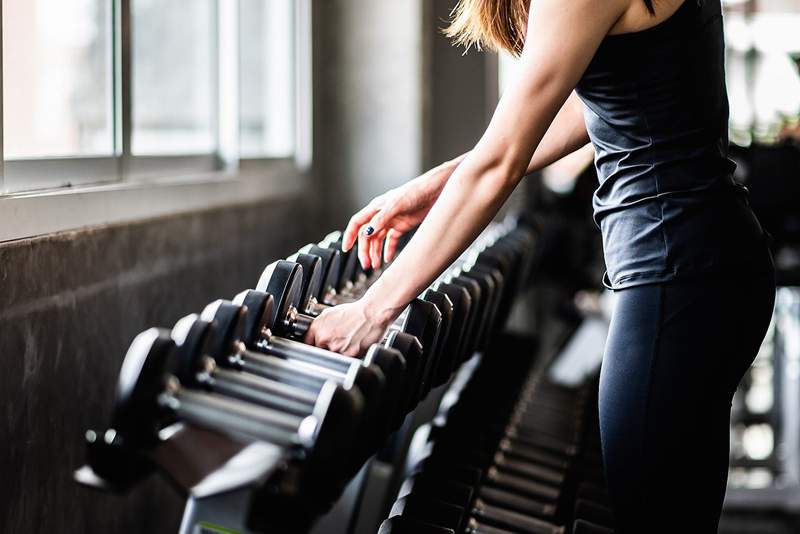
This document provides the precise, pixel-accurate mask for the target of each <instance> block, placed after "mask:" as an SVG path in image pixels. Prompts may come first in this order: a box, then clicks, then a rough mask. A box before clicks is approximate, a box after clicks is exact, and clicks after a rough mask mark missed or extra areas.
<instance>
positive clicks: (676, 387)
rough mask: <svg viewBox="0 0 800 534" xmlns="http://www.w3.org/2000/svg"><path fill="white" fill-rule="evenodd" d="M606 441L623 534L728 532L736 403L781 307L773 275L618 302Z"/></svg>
mask: <svg viewBox="0 0 800 534" xmlns="http://www.w3.org/2000/svg"><path fill="white" fill-rule="evenodd" d="M615 301H616V302H615V308H614V313H613V316H612V319H611V326H610V331H609V336H608V341H607V342H606V349H605V355H604V357H603V365H602V371H601V375H600V399H599V401H600V434H601V441H602V448H603V459H604V462H605V469H606V477H607V482H608V486H609V493H610V495H611V500H612V506H613V508H614V514H615V520H616V524H617V529H616V532H617V533H619V534H632V533H636V534H643V533H648V534H653V533H662V532H663V533H667V532H669V533H672V534H674V533H678V532H680V533H701V534H710V533H715V532H717V524H718V522H719V516H720V513H721V511H722V501H723V499H724V497H725V487H726V483H727V475H728V459H729V443H728V440H729V424H730V410H731V399H732V397H733V393H734V391H735V390H736V387H737V385H738V384H739V381H740V380H741V379H742V377H743V376H744V374H745V372H746V371H747V369H748V367H749V366H750V364H751V363H752V362H753V359H754V358H755V357H756V354H757V352H758V349H759V346H760V344H761V341H762V340H763V338H764V335H765V333H766V331H767V328H768V326H769V322H770V317H771V314H772V308H773V305H774V302H775V278H774V272H773V271H772V270H771V269H767V270H766V272H764V273H763V274H752V273H747V274H744V273H740V274H736V275H714V276H708V277H705V278H703V279H700V280H692V281H680V282H670V283H664V284H655V285H647V286H639V287H632V288H628V289H623V290H619V291H616V292H615Z"/></svg>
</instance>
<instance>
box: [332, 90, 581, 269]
mask: <svg viewBox="0 0 800 534" xmlns="http://www.w3.org/2000/svg"><path fill="white" fill-rule="evenodd" d="M588 142H589V134H588V133H587V132H586V123H585V122H584V119H583V104H582V103H581V101H580V99H579V98H578V96H577V95H576V94H575V92H574V91H573V92H572V94H571V95H570V96H569V98H567V101H566V102H564V105H563V106H561V109H560V110H559V111H558V113H557V114H556V118H555V119H554V120H553V122H552V123H551V124H550V127H549V128H548V129H547V132H546V133H545V134H544V137H543V138H542V141H541V142H540V143H539V146H538V147H536V151H535V152H534V154H533V157H531V160H530V162H529V163H528V167H527V169H526V170H525V174H530V173H532V172H536V171H539V170H541V169H543V168H544V167H547V166H548V165H550V164H552V163H555V162H556V161H558V160H560V159H561V158H563V157H565V156H568V155H569V154H571V153H573V152H574V151H576V150H578V149H579V148H582V147H583V146H585V145H586V144H587V143H588ZM468 155H469V152H466V153H464V154H461V155H460V156H458V157H457V158H454V159H452V160H450V161H446V162H444V163H442V164H440V165H437V166H436V167H434V168H432V169H430V170H429V171H428V172H426V173H425V174H423V175H421V176H418V177H417V178H414V179H413V180H411V181H410V182H406V183H405V184H403V185H402V186H400V187H398V188H396V189H393V190H391V191H388V192H387V193H384V194H383V195H380V196H377V197H375V198H374V199H372V201H371V202H370V203H369V204H367V205H366V206H364V208H362V209H361V210H359V211H358V212H357V213H356V214H355V215H353V217H351V218H350V221H349V222H348V224H347V228H346V229H345V231H344V240H343V242H342V247H343V248H344V250H345V251H347V250H350V247H352V246H353V244H354V243H355V242H356V240H357V239H358V241H359V247H358V256H359V262H360V263H361V266H362V267H363V268H365V269H368V268H370V267H379V266H380V265H381V262H382V260H384V259H385V260H386V261H387V262H389V261H392V259H394V255H395V251H396V250H397V244H398V241H399V240H400V237H402V235H403V234H405V233H406V232H407V231H408V230H410V229H411V228H413V227H415V226H417V225H418V224H419V223H421V222H422V221H423V220H424V218H425V216H427V214H428V211H429V210H430V207H431V206H432V205H433V202H435V201H436V199H437V198H438V197H439V194H441V192H442V189H443V188H444V186H445V185H446V184H447V181H448V180H449V179H450V176H452V174H453V172H454V171H455V170H456V168H457V167H458V165H459V164H460V163H461V162H462V161H464V159H465V158H466V157H467V156H468ZM366 227H370V228H372V230H371V232H370V234H369V235H365V234H363V233H362V234H361V235H359V231H361V229H362V228H366ZM384 241H385V243H384Z"/></svg>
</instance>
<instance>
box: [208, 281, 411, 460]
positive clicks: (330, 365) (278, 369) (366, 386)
mask: <svg viewBox="0 0 800 534" xmlns="http://www.w3.org/2000/svg"><path fill="white" fill-rule="evenodd" d="M237 300H240V301H241V303H239V302H236V303H234V302H229V301H216V302H214V303H212V304H210V305H209V306H207V307H206V309H205V310H203V313H202V314H201V318H203V319H205V320H207V321H209V322H212V323H213V324H214V328H213V329H211V330H210V333H209V341H208V343H207V348H206V350H207V354H208V355H209V356H210V357H212V358H213V359H214V360H215V362H216V363H217V365H219V366H220V367H225V368H229V369H237V370H240V371H245V372H247V373H251V374H255V375H258V376H260V377H264V378H268V379H271V380H274V381H278V382H282V383H285V384H289V385H293V386H295V387H299V388H302V389H305V390H307V391H311V392H313V393H316V392H317V391H319V388H320V387H321V386H322V384H324V383H325V382H326V381H328V380H333V381H334V382H336V383H337V384H341V385H343V387H345V388H352V387H354V386H355V387H356V388H357V389H358V391H359V392H360V393H361V394H362V395H363V397H364V410H363V417H362V421H361V425H360V426H359V429H358V431H357V439H356V442H357V445H356V446H355V447H354V449H353V451H352V452H353V454H352V455H351V457H352V460H353V463H352V464H348V465H350V466H351V467H354V468H358V467H360V465H361V463H363V461H364V460H366V458H368V457H369V455H370V454H371V453H372V451H373V450H374V449H375V448H376V447H377V445H378V443H379V442H380V441H381V440H382V439H383V436H384V434H385V432H386V429H385V427H384V421H385V419H386V418H387V417H388V416H390V415H391V414H389V413H388V411H389V410H391V409H394V406H395V404H396V403H397V400H398V399H397V398H391V397H390V395H389V394H388V393H389V392H388V391H387V388H386V383H387V380H386V377H385V376H386V375H385V374H384V372H383V370H382V369H381V366H380V365H379V364H378V363H377V362H378V361H381V362H383V363H384V364H385V365H386V367H387V368H388V369H392V370H393V371H394V370H395V369H396V367H395V366H394V364H395V363H402V360H401V359H402V356H400V355H399V353H397V351H394V350H392V349H388V348H385V347H380V346H377V345H375V346H373V347H370V349H369V351H368V353H367V356H366V358H365V359H364V360H363V361H361V360H357V359H354V358H348V357H345V356H341V355H339V354H336V353H333V352H330V351H327V350H324V349H318V348H316V347H310V346H308V345H305V344H303V343H299V342H296V341H292V340H288V339H281V338H278V337H276V336H270V337H268V338H264V337H263V335H262V333H261V330H262V329H263V326H262V325H263V322H264V321H265V317H269V316H271V309H270V308H271V306H272V299H271V296H269V295H266V294H257V292H248V291H245V292H243V294H241V296H240V298H239V299H237ZM245 302H247V303H249V306H248V305H247V304H244V303H245ZM251 306H252V307H251ZM398 371H399V373H400V374H402V373H403V370H402V368H401V369H399V370H398ZM342 463H345V462H342Z"/></svg>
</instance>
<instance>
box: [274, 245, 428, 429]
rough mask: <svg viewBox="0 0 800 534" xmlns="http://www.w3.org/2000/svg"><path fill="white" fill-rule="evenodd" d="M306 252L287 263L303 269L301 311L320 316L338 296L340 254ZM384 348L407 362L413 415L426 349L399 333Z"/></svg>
mask: <svg viewBox="0 0 800 534" xmlns="http://www.w3.org/2000/svg"><path fill="white" fill-rule="evenodd" d="M305 250H307V251H308V253H303V252H298V253H297V254H294V255H293V256H290V257H289V259H288V260H287V261H293V262H295V263H298V264H299V265H300V267H301V268H302V269H301V271H300V272H301V290H300V294H301V298H300V302H301V303H300V311H301V312H302V313H305V314H307V315H316V314H317V313H318V311H317V309H318V308H317V305H318V303H319V302H320V301H321V297H322V295H328V298H331V297H332V295H335V293H336V291H335V283H334V282H332V281H330V280H329V278H331V275H330V274H329V273H330V272H331V271H335V270H338V269H339V267H337V266H336V264H337V263H338V262H339V259H338V258H339V257H340V254H339V252H338V251H335V250H331V249H327V248H325V249H323V248H322V247H317V246H315V245H308V246H307V247H305ZM334 278H335V277H334ZM267 286H269V284H267ZM281 287H282V286H281ZM382 344H383V345H384V346H388V347H390V348H394V349H397V350H399V351H400V353H401V354H402V355H403V357H404V358H405V361H406V380H405V382H404V384H403V385H402V386H400V387H401V388H402V389H403V391H406V400H405V401H404V402H402V405H403V406H405V407H406V408H405V411H406V412H408V411H411V410H412V409H413V408H414V407H415V406H416V404H417V402H418V400H419V399H416V398H413V397H414V389H413V388H415V387H417V386H416V385H417V384H419V383H420V381H421V380H422V373H423V371H424V369H423V368H422V365H423V364H424V360H423V353H422V346H421V344H420V343H419V341H418V340H417V338H416V337H414V336H412V335H410V334H408V333H404V332H399V331H397V330H393V331H391V332H389V334H388V335H387V337H386V338H385V339H384V340H383V341H382ZM412 386H413V387H412ZM404 415H405V413H404V414H403V416H404ZM403 416H401V417H400V418H399V419H398V420H396V421H395V428H396V427H397V426H399V425H400V424H401V423H402V419H403Z"/></svg>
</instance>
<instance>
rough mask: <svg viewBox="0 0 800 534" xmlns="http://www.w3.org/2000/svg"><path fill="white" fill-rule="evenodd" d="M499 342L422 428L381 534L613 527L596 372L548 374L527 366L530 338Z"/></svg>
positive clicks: (578, 533) (537, 532)
mask: <svg viewBox="0 0 800 534" xmlns="http://www.w3.org/2000/svg"><path fill="white" fill-rule="evenodd" d="M503 345H504V344H503V343H499V344H496V345H495V347H494V348H493V352H494V354H488V355H486V357H485V358H484V359H483V360H482V362H481V365H480V366H479V367H478V368H477V369H476V370H475V371H474V372H473V374H472V376H471V378H470V380H469V381H467V385H466V386H465V387H464V389H463V391H461V393H460V395H459V396H458V401H457V402H454V403H451V406H448V407H443V408H446V410H445V411H444V413H440V414H439V416H438V417H437V418H436V419H435V420H434V423H433V424H432V425H430V426H429V427H423V428H421V429H420V430H419V431H418V433H421V434H422V435H421V436H420V438H421V439H418V440H416V441H417V442H424V443H425V445H424V446H422V447H421V449H420V450H418V451H416V452H415V457H414V459H413V460H412V462H411V467H410V476H409V477H408V478H407V479H406V480H405V482H404V483H403V485H402V487H401V489H400V491H399V493H398V496H397V500H396V501H395V502H394V505H393V506H392V508H391V512H390V514H389V518H388V519H387V520H386V521H384V523H383V524H382V525H381V528H380V531H379V532H380V534H411V533H414V534H458V533H472V534H507V533H530V534H569V533H573V534H612V533H613V524H614V523H613V517H612V515H611V512H610V511H609V503H608V495H607V492H606V490H605V488H604V483H603V474H602V462H601V459H600V454H599V438H598V436H599V431H598V429H597V418H596V411H597V410H596V404H595V399H596V393H597V390H596V382H594V381H592V382H590V383H587V384H585V385H583V386H581V387H578V388H572V387H565V386H561V385H557V384H554V383H552V382H550V381H548V380H547V379H546V377H545V375H544V373H543V372H542V371H541V370H540V369H535V370H531V371H529V369H530V362H531V357H530V350H531V349H530V347H528V348H527V351H526V349H525V348H524V346H522V347H520V346H518V345H519V343H514V342H512V341H508V342H507V343H505V347H504V346H503ZM500 362H502V364H500V365H498V364H499V363H500Z"/></svg>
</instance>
